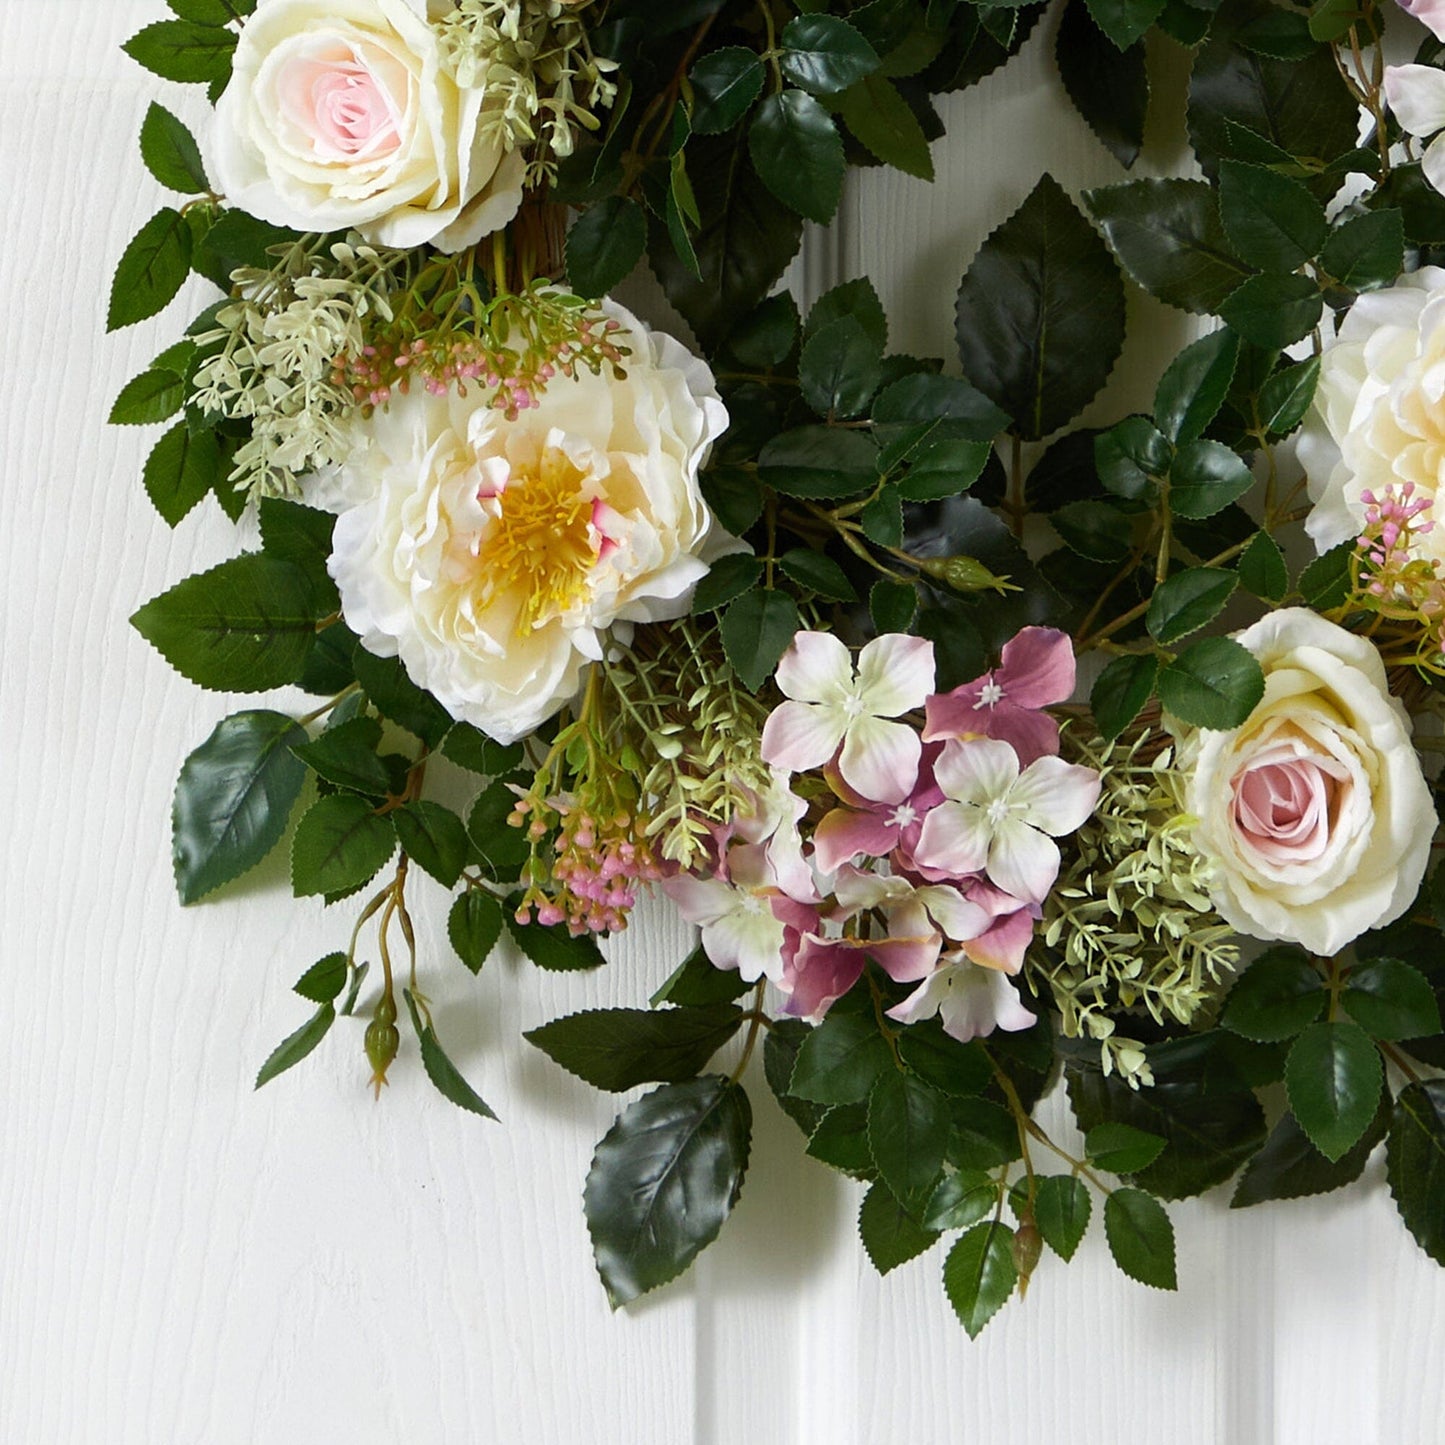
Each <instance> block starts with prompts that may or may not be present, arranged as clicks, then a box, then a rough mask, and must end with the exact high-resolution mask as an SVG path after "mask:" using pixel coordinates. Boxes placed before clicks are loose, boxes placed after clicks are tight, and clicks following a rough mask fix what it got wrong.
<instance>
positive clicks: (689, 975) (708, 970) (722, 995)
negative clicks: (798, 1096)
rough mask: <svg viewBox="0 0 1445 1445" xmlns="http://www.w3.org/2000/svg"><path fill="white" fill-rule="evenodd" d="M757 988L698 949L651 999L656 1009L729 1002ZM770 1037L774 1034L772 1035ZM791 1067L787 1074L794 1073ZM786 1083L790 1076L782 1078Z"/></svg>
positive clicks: (678, 967) (673, 972) (735, 971)
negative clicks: (668, 1006)
mask: <svg viewBox="0 0 1445 1445" xmlns="http://www.w3.org/2000/svg"><path fill="white" fill-rule="evenodd" d="M752 987H754V985H753V984H750V983H749V982H748V981H747V979H745V978H744V977H743V976H742V975H741V974H740V973H739V972H738V971H737V969H735V968H719V967H718V966H717V965H716V964H715V963H714V962H713V961H712V959H710V958H709V957H708V956H707V953H706V951H705V950H704V949H703V948H701V947H698V948H695V949H693V951H692V952H691V953H690V954H688V956H687V957H686V958H685V959H684V960H683V961H682V962H681V963H680V964H678V966H677V967H676V968H675V969H674V970H673V971H672V973H671V974H669V975H668V977H667V979H666V981H665V982H664V983H663V985H662V987H661V988H659V989H658V990H657V992H656V993H654V994H653V995H652V997H651V998H650V999H648V1003H650V1004H651V1005H652V1007H653V1008H657V1007H658V1005H659V1004H663V1003H672V1004H693V1005H697V1004H704V1005H705V1004H714V1003H729V1002H731V1000H733V999H735V998H738V997H739V996H740V995H742V994H745V993H746V992H747V991H748V990H749V989H750V988H752ZM770 1036H771V1035H770ZM791 1073H792V1069H791V1068H789V1071H788V1075H789V1076H791ZM783 1082H784V1083H787V1077H785V1078H784V1079H783Z"/></svg>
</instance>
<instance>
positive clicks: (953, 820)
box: [913, 803, 993, 878]
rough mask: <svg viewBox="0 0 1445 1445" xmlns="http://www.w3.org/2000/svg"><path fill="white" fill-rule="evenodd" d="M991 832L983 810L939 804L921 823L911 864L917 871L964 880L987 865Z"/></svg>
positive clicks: (967, 806)
mask: <svg viewBox="0 0 1445 1445" xmlns="http://www.w3.org/2000/svg"><path fill="white" fill-rule="evenodd" d="M992 841H993V829H992V827H991V826H990V825H989V821H988V818H987V817H986V816H985V814H984V812H983V809H982V808H974V807H971V806H969V805H968V804H967V803H940V804H939V805H938V807H936V808H934V809H933V810H932V811H931V812H930V813H929V814H928V816H927V817H926V818H925V819H924V820H923V827H922V828H921V829H920V830H919V834H918V845H917V847H915V848H914V850H913V860H914V862H915V863H917V864H918V866H919V867H920V868H927V869H929V870H930V871H931V872H938V873H946V874H948V875H949V876H950V877H953V878H966V877H968V875H969V874H970V873H977V872H978V871H980V870H981V869H982V868H983V866H984V864H985V863H986V862H987V861H988V850H989V844H990V843H991V842H992Z"/></svg>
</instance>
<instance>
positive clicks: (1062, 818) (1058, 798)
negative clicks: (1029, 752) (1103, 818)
mask: <svg viewBox="0 0 1445 1445" xmlns="http://www.w3.org/2000/svg"><path fill="white" fill-rule="evenodd" d="M1098 801H1099V775H1098V773H1096V772H1095V771H1094V770H1093V769H1092V768H1083V767H1079V766H1078V765H1077V764H1074V763H1066V762H1065V761H1064V760H1063V759H1062V758H1056V757H1044V758H1040V759H1038V761H1037V762H1035V763H1031V764H1030V765H1029V766H1028V767H1027V768H1025V769H1024V771H1023V773H1022V774H1021V775H1020V777H1019V780H1018V782H1016V783H1015V784H1014V786H1013V788H1012V790H1011V791H1010V792H1009V804H1010V805H1011V806H1012V807H1015V808H1018V809H1019V816H1020V817H1021V818H1022V819H1023V820H1024V822H1026V823H1029V824H1031V825H1032V826H1033V827H1035V828H1042V829H1043V830H1044V832H1045V833H1052V834H1053V835H1054V837H1055V838H1062V837H1063V836H1064V834H1066V833H1072V832H1073V831H1074V830H1075V829H1076V828H1078V827H1079V826H1081V825H1082V824H1083V822H1084V820H1085V819H1086V818H1088V816H1089V815H1090V814H1091V813H1092V812H1093V811H1094V804H1095V803H1097V802H1098Z"/></svg>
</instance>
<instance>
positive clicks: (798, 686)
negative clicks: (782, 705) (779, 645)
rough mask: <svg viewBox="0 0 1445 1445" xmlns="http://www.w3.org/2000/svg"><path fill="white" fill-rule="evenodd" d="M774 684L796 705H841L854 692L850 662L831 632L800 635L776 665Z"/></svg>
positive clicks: (851, 662) (841, 645)
mask: <svg viewBox="0 0 1445 1445" xmlns="http://www.w3.org/2000/svg"><path fill="white" fill-rule="evenodd" d="M777 682H778V687H779V688H781V689H782V692H783V695H784V696H785V697H790V698H793V699H794V700H795V701H797V702H822V703H842V702H843V701H845V700H846V699H847V698H848V697H849V696H850V695H851V693H852V690H853V659H852V657H851V656H850V655H849V652H848V649H847V648H846V647H845V646H844V645H843V644H842V643H841V642H840V641H839V640H838V639H837V638H836V637H834V636H833V634H832V633H831V632H800V633H798V634H797V636H795V637H794V638H793V641H792V643H791V645H790V646H789V647H788V650H787V651H786V652H785V653H784V654H783V656H782V659H781V660H780V661H779V663H778V670H777Z"/></svg>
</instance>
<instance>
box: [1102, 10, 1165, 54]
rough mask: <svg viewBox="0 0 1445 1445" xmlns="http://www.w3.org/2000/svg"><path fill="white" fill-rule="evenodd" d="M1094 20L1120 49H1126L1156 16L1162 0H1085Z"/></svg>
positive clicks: (1157, 16)
mask: <svg viewBox="0 0 1445 1445" xmlns="http://www.w3.org/2000/svg"><path fill="white" fill-rule="evenodd" d="M1088 4H1089V14H1090V15H1092V16H1093V17H1094V23H1095V24H1096V25H1097V26H1098V27H1099V29H1100V30H1102V31H1103V32H1104V34H1105V35H1107V36H1108V37H1109V39H1110V40H1112V41H1113V42H1114V44H1115V46H1116V47H1117V48H1118V49H1120V50H1127V49H1128V48H1129V46H1131V45H1133V44H1134V42H1135V41H1136V40H1138V39H1139V38H1140V37H1141V36H1142V35H1143V34H1144V32H1145V31H1146V30H1148V28H1149V27H1150V26H1151V25H1152V24H1153V23H1154V22H1155V21H1156V20H1157V19H1158V18H1159V15H1160V12H1161V11H1162V10H1163V9H1164V0H1088Z"/></svg>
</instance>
